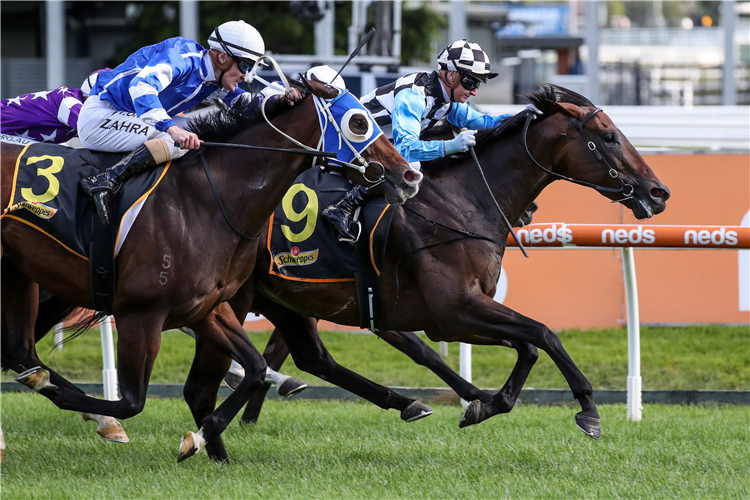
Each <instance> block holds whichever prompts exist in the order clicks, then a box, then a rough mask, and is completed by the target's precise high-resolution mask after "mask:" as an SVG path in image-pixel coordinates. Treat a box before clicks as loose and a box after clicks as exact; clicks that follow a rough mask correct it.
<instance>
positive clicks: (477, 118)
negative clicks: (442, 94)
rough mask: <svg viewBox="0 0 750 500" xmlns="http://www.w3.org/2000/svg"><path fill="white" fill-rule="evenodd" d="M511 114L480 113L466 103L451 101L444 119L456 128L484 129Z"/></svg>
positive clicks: (496, 124) (498, 123) (498, 122)
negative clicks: (449, 108) (449, 109)
mask: <svg viewBox="0 0 750 500" xmlns="http://www.w3.org/2000/svg"><path fill="white" fill-rule="evenodd" d="M511 116H513V115H500V116H490V115H485V114H484V113H480V112H479V111H477V110H475V109H473V108H472V107H471V106H469V105H468V104H467V103H453V107H452V108H451V111H450V113H448V116H446V119H447V120H448V122H449V123H451V124H452V125H454V126H456V127H458V128H460V129H461V128H467V129H469V130H484V129H486V128H494V127H497V126H498V125H500V124H501V123H503V122H504V121H505V120H507V119H508V118H510V117H511Z"/></svg>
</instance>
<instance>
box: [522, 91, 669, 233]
mask: <svg viewBox="0 0 750 500" xmlns="http://www.w3.org/2000/svg"><path fill="white" fill-rule="evenodd" d="M523 97H525V98H526V99H527V100H529V101H530V102H532V103H533V104H534V105H536V106H537V107H538V108H539V109H540V110H542V111H543V112H544V115H543V118H542V119H543V120H544V121H545V122H546V123H547V127H539V128H541V129H544V132H542V131H541V130H540V132H542V135H544V136H545V137H547V138H548V139H553V140H554V141H555V142H556V144H555V146H554V147H553V152H551V156H550V158H549V159H550V162H551V168H550V169H551V170H552V171H553V172H554V173H556V174H560V175H562V176H564V177H568V178H570V179H573V180H575V181H579V182H578V183H583V184H584V185H587V186H589V187H593V188H594V189H596V190H598V191H599V192H600V193H601V194H603V195H604V196H606V197H607V198H609V199H611V200H613V201H615V202H620V203H622V204H623V205H625V206H626V207H627V208H629V209H630V210H631V211H632V212H633V215H635V217H636V218H638V219H645V218H649V217H653V216H654V215H656V214H658V213H661V212H663V211H664V209H665V208H666V201H667V199H668V198H669V189H668V188H667V187H666V186H665V185H664V184H662V183H661V181H659V179H658V178H657V177H656V174H654V172H653V170H651V168H650V167H649V166H648V164H647V163H646V161H645V160H644V159H643V157H642V156H641V155H640V154H639V153H638V151H636V149H635V148H634V147H633V145H632V144H631V143H630V141H629V140H628V139H627V137H625V135H624V134H623V133H622V131H620V129H618V128H617V127H616V126H615V124H614V123H613V122H612V119H611V118H610V117H609V116H607V114H606V113H604V112H603V111H602V110H601V108H597V107H596V106H594V105H593V104H592V103H591V102H590V101H589V100H588V99H586V98H585V97H583V96H580V95H579V94H576V93H575V92H572V91H570V90H567V89H564V88H562V87H557V86H555V85H551V84H545V85H541V86H539V87H537V90H536V91H534V92H532V93H531V94H527V95H525V96H523ZM535 128H536V127H535ZM549 135H551V137H548V136H549ZM530 154H531V153H530ZM532 159H533V157H532ZM535 161H536V160H535ZM570 179H568V180H570Z"/></svg>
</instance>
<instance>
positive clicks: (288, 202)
mask: <svg viewBox="0 0 750 500" xmlns="http://www.w3.org/2000/svg"><path fill="white" fill-rule="evenodd" d="M300 192H303V193H305V194H306V195H307V205H305V208H304V209H302V211H301V212H296V211H295V210H294V208H293V207H292V201H294V197H295V196H296V195H297V194H298V193H300ZM281 209H282V210H283V211H284V215H286V216H287V218H288V219H289V220H290V221H291V222H299V221H301V220H302V219H304V218H307V221H306V222H305V227H304V229H302V231H301V232H299V233H295V232H293V231H292V229H291V228H290V227H289V226H287V225H285V224H282V225H281V232H282V233H283V234H284V236H285V237H286V239H287V240H289V241H291V242H293V243H299V242H300V241H305V240H306V239H307V238H309V237H310V236H312V234H313V233H314V232H315V225H316V224H317V223H318V195H317V194H315V191H313V190H312V189H310V188H308V187H307V186H305V185H304V184H295V185H293V186H292V187H291V188H289V191H287V192H286V195H284V199H283V200H282V201H281Z"/></svg>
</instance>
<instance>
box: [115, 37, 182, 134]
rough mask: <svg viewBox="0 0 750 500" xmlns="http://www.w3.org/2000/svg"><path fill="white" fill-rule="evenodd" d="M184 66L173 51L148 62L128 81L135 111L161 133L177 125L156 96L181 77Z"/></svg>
mask: <svg viewBox="0 0 750 500" xmlns="http://www.w3.org/2000/svg"><path fill="white" fill-rule="evenodd" d="M185 66H186V63H185V61H184V59H183V58H182V55H181V54H180V53H179V52H178V51H177V50H175V49H174V48H172V49H169V50H166V51H164V52H163V53H160V54H158V55H157V56H156V57H154V58H153V59H151V60H150V61H149V63H148V66H146V67H145V68H143V69H142V70H141V71H139V72H138V74H137V75H135V77H133V79H132V80H131V81H130V85H129V88H128V91H129V93H130V97H131V99H133V105H134V107H135V112H136V114H137V115H138V117H139V118H140V119H141V120H143V121H144V122H145V123H146V124H148V125H153V126H154V127H155V128H156V129H157V130H160V131H162V132H163V131H165V130H167V129H168V128H169V127H171V126H172V125H176V123H175V122H174V120H172V118H171V117H170V116H169V115H168V114H167V111H166V110H165V109H164V107H163V106H162V104H161V101H159V93H160V92H161V91H162V90H164V89H165V88H166V87H168V86H169V84H170V83H172V80H174V79H175V78H178V77H179V76H180V74H181V73H182V71H184V70H185Z"/></svg>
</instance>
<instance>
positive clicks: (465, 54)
mask: <svg viewBox="0 0 750 500" xmlns="http://www.w3.org/2000/svg"><path fill="white" fill-rule="evenodd" d="M437 63H438V69H445V70H448V71H458V72H459V73H470V74H471V75H472V76H474V77H476V78H477V79H479V80H481V81H483V82H486V81H487V80H489V79H490V78H495V77H496V76H497V73H491V72H490V58H489V57H487V53H486V52H485V51H483V50H482V47H480V46H479V44H476V43H474V42H467V41H466V40H458V41H456V42H453V43H452V44H450V45H448V46H447V47H446V48H444V49H443V51H442V52H440V55H439V56H438V58H437Z"/></svg>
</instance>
